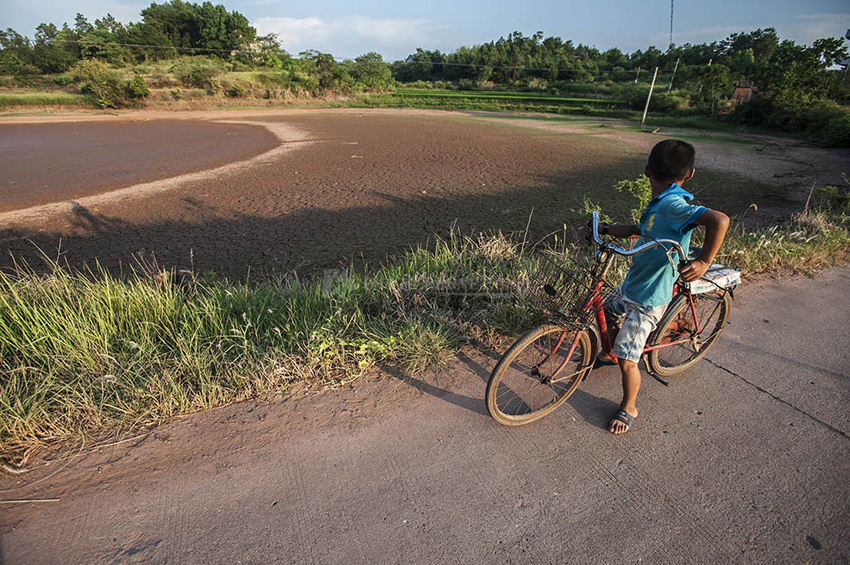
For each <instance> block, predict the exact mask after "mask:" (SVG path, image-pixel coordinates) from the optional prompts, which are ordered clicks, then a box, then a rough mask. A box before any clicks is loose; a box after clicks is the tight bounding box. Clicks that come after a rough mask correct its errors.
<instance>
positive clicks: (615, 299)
mask: <svg viewBox="0 0 850 565" xmlns="http://www.w3.org/2000/svg"><path fill="white" fill-rule="evenodd" d="M666 310H667V305H666V304H662V305H661V306H645V305H643V304H638V303H637V302H632V301H631V300H629V299H628V298H627V297H626V296H624V295H623V294H622V292H621V291H620V289H619V288H618V289H617V290H616V291H615V292H614V294H612V295H611V298H610V299H609V300H608V301H607V302H606V303H605V313H606V314H607V317H608V321H609V323H610V322H618V323H619V324H620V331H619V333H618V334H617V339H616V340H615V341H614V345H613V347H612V348H611V353H612V354H613V355H614V356H615V357H617V358H618V359H627V360H629V361H632V362H634V363H637V362H638V361H640V356H641V355H642V354H643V348H644V346H645V345H646V340H647V338H648V337H649V334H651V333H652V330H654V329H655V326H657V325H658V322H659V321H660V320H661V316H663V315H664V312H665V311H666Z"/></svg>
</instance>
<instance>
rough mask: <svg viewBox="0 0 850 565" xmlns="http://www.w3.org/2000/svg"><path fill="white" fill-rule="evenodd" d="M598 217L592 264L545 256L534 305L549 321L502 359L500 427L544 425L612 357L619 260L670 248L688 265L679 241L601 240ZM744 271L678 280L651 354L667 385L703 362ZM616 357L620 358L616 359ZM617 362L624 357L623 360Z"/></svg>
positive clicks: (493, 382) (650, 362) (493, 379)
mask: <svg viewBox="0 0 850 565" xmlns="http://www.w3.org/2000/svg"><path fill="white" fill-rule="evenodd" d="M598 226H599V217H598V214H597V213H596V212H594V213H593V217H592V230H591V231H592V233H593V241H594V243H595V245H596V252H595V254H594V256H593V264H592V265H591V266H590V267H584V266H581V265H574V268H573V269H572V270H567V269H564V267H563V265H562V264H560V263H559V260H558V259H553V258H552V257H551V256H549V255H547V254H546V253H543V254H541V255H540V259H541V268H540V272H539V277H538V281H537V284H536V285H535V288H534V291H535V292H534V294H532V297H533V298H534V302H535V303H536V305H537V306H538V307H539V308H540V309H541V310H543V311H544V312H545V314H546V317H547V321H546V322H545V323H543V324H541V325H539V326H537V327H535V328H532V329H530V330H528V331H527V332H525V333H524V334H523V335H522V336H521V337H520V338H519V339H517V340H516V342H514V344H513V345H511V346H510V347H509V348H508V349H507V351H505V353H504V354H503V355H502V357H501V358H500V359H499V362H498V363H497V364H496V366H495V367H494V369H493V372H492V373H491V374H490V379H489V381H488V383H487V392H486V401H487V410H488V411H489V413H490V415H491V416H492V417H493V418H494V419H495V420H496V421H498V422H499V423H501V424H505V425H521V424H527V423H530V422H534V421H536V420H539V419H540V418H542V417H544V416H546V415H547V414H549V413H551V412H552V411H553V410H555V409H556V408H557V407H558V406H560V405H561V404H562V403H563V402H564V401H566V400H567V399H568V398H569V397H570V396H571V395H572V394H573V393H574V392H575V391H576V389H578V387H579V385H580V384H581V383H582V382H583V381H584V380H585V379H586V378H587V377H588V375H589V374H590V372H591V371H592V370H593V367H594V364H595V361H596V357H597V353H598V352H599V350H600V348H601V349H602V350H603V351H605V352H606V353H607V354H608V355H611V347H612V343H611V341H610V339H609V336H608V323H607V320H606V318H605V312H604V303H605V299H606V295H605V293H604V292H603V290H604V289H607V290H609V291H612V290H613V288H612V285H611V284H610V283H609V282H608V280H607V278H608V274H609V270H610V269H611V265H612V262H613V259H614V257H615V256H623V257H629V256H632V255H636V254H638V253H643V252H645V251H647V250H649V249H652V248H654V247H656V246H662V247H663V248H664V249H665V250H666V252H667V256H668V260H669V261H670V263H671V265H672V266H673V268H674V269H677V264H676V263H675V262H674V259H673V256H674V255H678V259H679V261H678V265H679V266H683V265H685V264H687V263H686V261H687V258H686V257H685V254H684V252H683V249H682V247H681V246H680V245H679V243H678V242H676V241H673V240H667V239H661V240H653V241H650V242H648V243H645V244H643V245H641V246H639V247H636V248H634V249H623V248H622V247H617V246H616V245H614V244H613V243H611V242H606V241H603V240H602V238H600V236H599V230H598ZM740 282H741V278H740V272H738V271H736V270H734V269H731V268H729V267H724V266H722V265H712V267H711V269H709V271H708V272H706V274H705V276H703V278H702V279H700V280H698V281H694V282H691V283H684V282H681V281H679V280H677V281H676V284H675V288H674V292H673V299H672V300H671V301H670V304H669V305H668V306H667V309H666V311H665V313H664V315H663V316H662V317H661V320H660V321H659V323H658V325H657V327H656V329H655V330H654V331H653V332H652V333H651V334H650V335H649V337H648V338H647V342H646V346H645V347H644V350H643V356H645V361H646V365H647V367H648V369H649V373H650V375H652V376H653V377H655V378H656V379H658V380H659V381H660V382H662V383H663V384H665V385H666V384H668V383H667V382H666V381H665V380H664V378H665V377H672V376H675V375H678V374H680V373H682V372H684V371H685V370H687V369H688V368H690V367H691V366H692V365H694V364H695V363H696V362H697V361H699V360H700V359H702V358H703V357H704V356H705V354H706V353H707V352H708V350H709V349H711V348H712V347H713V346H714V344H715V343H716V342H717V339H718V338H719V337H720V333H721V332H722V331H723V328H724V327H725V326H726V323H727V322H728V321H729V313H730V310H731V308H732V298H733V290H734V289H735V287H736V286H737V285H738V284H740ZM612 358H613V355H612ZM615 360H616V359H615Z"/></svg>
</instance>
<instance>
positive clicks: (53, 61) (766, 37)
mask: <svg viewBox="0 0 850 565" xmlns="http://www.w3.org/2000/svg"><path fill="white" fill-rule="evenodd" d="M187 56H195V57H194V59H195V60H198V59H201V57H199V56H202V57H203V59H205V60H208V61H210V62H196V63H195V64H192V65H188V67H189V72H190V74H191V77H190V79H189V81H190V82H193V83H195V85H196V86H205V87H210V88H212V87H214V86H215V85H214V83H213V82H212V81H210V80H208V79H206V78H204V77H206V76H207V75H208V74H209V73H210V72H214V71H211V70H210V69H213V70H214V69H222V68H225V67H226V66H227V65H229V66H230V67H229V68H230V70H241V69H245V68H262V69H267V70H270V71H274V72H277V73H278V74H279V75H280V77H279V82H281V83H285V82H287V81H288V82H290V83H293V84H298V85H300V87H303V88H306V89H308V90H312V91H316V92H328V91H342V92H345V91H351V90H358V89H361V90H362V89H386V88H388V87H391V86H392V85H393V84H396V83H417V84H423V85H427V84H435V83H437V84H441V85H444V86H449V87H455V88H457V87H461V88H497V89H498V88H510V89H537V90H543V91H548V92H552V93H560V92H565V91H571V92H575V91H576V88H579V87H580V88H585V89H586V90H588V91H592V92H596V93H600V92H601V93H602V94H603V95H608V96H617V97H619V98H624V99H627V100H630V101H631V102H633V105H635V106H636V105H640V104H641V100H642V99H643V98H644V97H645V94H646V90H647V89H648V82H649V80H650V78H651V77H652V73H653V71H654V69H655V68H656V67H658V68H659V69H660V73H661V75H662V77H663V79H664V81H665V83H667V84H666V86H667V89H666V90H668V91H669V94H666V95H665V96H666V104H667V106H665V107H664V109H665V110H668V111H674V110H683V109H687V110H688V111H698V112H702V113H706V114H711V115H716V114H717V113H719V112H721V111H723V110H724V108H725V106H726V105H727V101H728V99H729V97H730V95H731V92H732V89H733V86H734V85H735V83H736V82H739V83H740V82H746V83H747V84H752V85H754V86H755V88H756V92H757V93H758V95H757V96H756V97H755V98H754V99H753V102H752V103H748V104H746V105H744V108H739V109H737V110H736V111H735V115H736V116H737V117H738V118H739V119H742V120H744V122H747V123H754V124H759V125H767V126H770V127H779V128H781V129H791V130H795V129H796V130H808V129H811V128H810V122H813V121H817V117H818V115H820V116H827V118H822V119H821V120H820V121H821V122H823V121H824V119H826V120H827V121H829V120H832V119H833V118H836V119H837V118H839V117H841V116H842V115H844V113H846V112H843V110H844V108H843V107H846V106H847V105H848V103H849V102H850V82H848V81H847V80H846V73H842V72H840V71H836V70H835V65H836V64H838V63H840V62H841V61H843V60H844V59H845V58H846V57H847V49H846V47H845V45H844V40H843V39H841V38H823V39H818V40H817V41H815V42H814V43H813V44H812V45H800V44H797V43H795V42H793V41H790V40H782V39H781V38H780V37H779V36H778V34H777V33H776V30H775V29H773V28H765V29H757V30H755V31H750V32H741V33H733V34H731V35H730V36H729V37H727V38H726V39H723V40H721V41H714V42H711V43H700V44H690V43H686V44H684V45H670V46H669V48H668V49H667V50H665V51H662V50H661V49H658V48H657V47H654V46H650V47H648V48H647V49H645V50H641V49H638V50H636V51H634V52H631V53H626V52H623V51H621V50H620V49H618V48H612V49H608V50H604V51H600V50H599V49H596V48H595V47H589V46H587V45H582V44H574V43H573V42H572V41H570V40H563V39H561V38H559V37H544V36H543V34H542V33H541V32H537V33H535V34H533V35H531V36H525V35H523V34H522V33H520V32H518V31H515V32H513V33H511V34H509V35H508V36H507V37H501V38H499V39H498V40H496V41H490V42H488V43H484V44H481V45H475V46H468V47H467V46H464V47H459V48H458V49H457V50H455V51H454V52H452V53H441V52H440V51H429V50H427V49H423V48H419V49H417V50H416V52H415V53H412V54H411V55H410V56H408V57H407V58H406V59H405V60H403V61H395V62H392V63H387V62H384V61H383V59H382V58H381V56H380V55H379V54H377V53H367V54H365V55H362V56H360V57H358V58H356V59H355V60H353V61H337V60H336V59H334V57H333V55H331V54H328V53H322V52H320V51H316V50H309V51H304V52H302V53H300V54H299V56H298V57H292V56H291V55H290V54H288V53H287V52H286V51H285V50H284V49H283V48H282V47H281V45H280V43H279V41H278V38H277V37H276V36H274V35H267V36H259V35H258V33H257V30H256V29H255V28H253V27H252V26H251V25H250V23H249V22H248V19H247V18H246V17H245V16H243V15H242V14H240V13H238V12H236V11H228V10H227V9H226V8H225V7H224V6H222V5H214V4H212V3H211V2H204V3H202V4H194V3H190V2H185V1H183V0H171V1H170V2H168V3H164V4H157V3H152V4H151V5H150V6H148V7H147V8H145V9H143V10H142V11H141V21H139V22H136V23H134V22H131V23H129V24H126V25H125V24H122V23H121V22H118V21H117V20H116V19H115V18H114V17H112V16H111V15H109V14H107V15H106V16H105V17H103V18H100V19H96V20H95V21H94V23H90V22H89V21H88V20H87V19H86V18H85V17H84V16H82V15H81V14H78V15H77V16H76V18H75V20H74V23H73V25H68V24H67V23H65V24H63V25H62V27H61V28H59V27H57V26H56V25H55V24H52V23H42V24H40V25H39V26H38V27H37V28H36V31H35V37H34V39H33V40H30V39H29V38H27V37H25V36H23V35H21V34H19V33H18V32H16V31H15V30H13V29H6V30H5V31H0V74H3V75H13V76H16V77H26V76H33V75H51V74H58V73H65V72H66V71H68V70H70V69H79V68H80V65H81V63H85V62H91V61H94V62H100V63H102V64H105V65H108V66H109V67H110V68H113V69H114V68H131V67H134V66H138V65H143V64H146V63H152V62H157V61H176V62H179V61H182V60H185V59H186V58H187ZM175 65H176V68H177V67H179V68H182V69H185V68H186V67H187V64H186V63H185V62H183V63H180V65H182V66H180V65H177V64H176V63H175ZM86 68H87V69H89V70H90V71H91V70H92V69H94V70H98V71H102V69H100V68H99V67H97V65H96V64H91V63H89V64H88V66H87V67H86ZM178 70H179V69H178ZM78 74H79V73H78ZM199 77H200V78H199ZM668 81H669V82H668ZM140 87H141V92H144V85H140ZM660 101H661V100H660ZM659 103H660V102H659ZM837 105H841V106H842V108H838V107H837ZM821 125H823V124H821ZM848 131H850V123H848Z"/></svg>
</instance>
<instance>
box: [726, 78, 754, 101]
mask: <svg viewBox="0 0 850 565" xmlns="http://www.w3.org/2000/svg"><path fill="white" fill-rule="evenodd" d="M754 90H755V87H754V86H753V83H752V82H750V81H748V80H739V81H738V82H736V83H735V92H733V93H732V98H733V99H734V100H735V104H743V103H744V102H749V100H750V98H752V97H753V91H754Z"/></svg>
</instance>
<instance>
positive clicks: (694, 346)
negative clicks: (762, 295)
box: [646, 291, 732, 377]
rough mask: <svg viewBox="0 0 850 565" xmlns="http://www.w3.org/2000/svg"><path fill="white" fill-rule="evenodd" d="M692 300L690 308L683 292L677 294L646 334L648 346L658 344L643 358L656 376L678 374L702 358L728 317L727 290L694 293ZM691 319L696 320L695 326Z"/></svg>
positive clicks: (728, 297)
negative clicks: (651, 332)
mask: <svg viewBox="0 0 850 565" xmlns="http://www.w3.org/2000/svg"><path fill="white" fill-rule="evenodd" d="M693 300H694V311H693V312H691V305H690V302H689V301H688V297H687V295H684V294H680V295H679V296H677V297H676V298H675V299H674V300H673V303H672V304H670V307H669V308H668V309H667V312H666V313H665V314H664V316H663V317H662V318H661V321H660V322H659V323H658V329H656V330H655V333H654V334H653V336H651V337H650V340H649V347H656V346H662V347H660V348H658V349H654V350H652V351H650V352H649V355H648V356H647V359H646V362H647V365H648V366H649V369H650V370H652V371H654V372H655V374H656V375H658V376H659V377H672V376H675V375H678V374H680V373H682V372H684V371H685V370H686V369H688V368H689V367H690V366H692V365H693V364H694V363H696V362H697V361H699V360H700V359H702V358H703V357H704V356H705V354H706V353H708V350H709V349H711V348H712V347H713V346H714V344H715V343H717V338H719V337H720V332H721V331H723V328H724V326H726V322H728V321H729V311H730V310H731V309H732V298H731V297H730V295H729V293H728V292H722V291H716V292H710V293H706V294H697V295H694V296H693ZM694 313H695V314H696V319H695V318H694ZM695 321H699V330H697V324H696V323H695ZM677 342H678V343H677ZM667 344H675V345H667ZM664 345H667V346H666V347H663V346H664Z"/></svg>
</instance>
